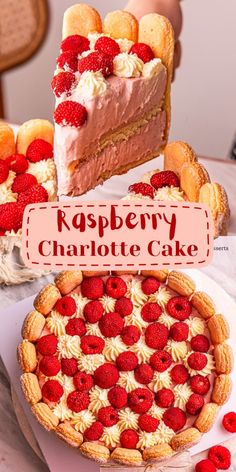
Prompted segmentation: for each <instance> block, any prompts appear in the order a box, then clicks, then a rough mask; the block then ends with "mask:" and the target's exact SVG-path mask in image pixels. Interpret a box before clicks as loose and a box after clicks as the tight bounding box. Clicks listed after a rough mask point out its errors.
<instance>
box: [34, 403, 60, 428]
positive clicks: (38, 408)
mask: <svg viewBox="0 0 236 472" xmlns="http://www.w3.org/2000/svg"><path fill="white" fill-rule="evenodd" d="M31 411H32V413H33V414H34V416H35V417H36V418H37V420H38V422H39V423H40V424H41V425H42V426H43V427H44V428H45V429H47V431H54V430H55V429H56V427H57V426H58V424H59V419H58V418H57V417H56V415H54V413H53V412H52V410H51V409H50V408H49V406H48V405H47V404H46V403H43V402H39V403H36V405H33V406H32V407H31Z"/></svg>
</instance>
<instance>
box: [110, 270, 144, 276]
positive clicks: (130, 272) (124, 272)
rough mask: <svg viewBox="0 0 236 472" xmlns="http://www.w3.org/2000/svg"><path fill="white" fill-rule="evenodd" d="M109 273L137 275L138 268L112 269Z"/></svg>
mask: <svg viewBox="0 0 236 472" xmlns="http://www.w3.org/2000/svg"><path fill="white" fill-rule="evenodd" d="M111 275H118V276H121V275H138V270H112V271H111Z"/></svg>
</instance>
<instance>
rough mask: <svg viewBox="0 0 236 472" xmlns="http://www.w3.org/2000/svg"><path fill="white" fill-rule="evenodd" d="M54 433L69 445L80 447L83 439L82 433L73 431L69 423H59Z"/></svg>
mask: <svg viewBox="0 0 236 472" xmlns="http://www.w3.org/2000/svg"><path fill="white" fill-rule="evenodd" d="M55 433H56V434H57V436H58V437H59V438H60V439H62V441H64V442H66V443H67V444H69V445H70V446H71V447H80V446H81V444H82V442H83V439H84V438H83V435H82V434H81V433H79V432H78V431H75V429H74V428H72V426H71V425H70V424H69V423H60V424H59V425H58V426H57V428H56V431H55Z"/></svg>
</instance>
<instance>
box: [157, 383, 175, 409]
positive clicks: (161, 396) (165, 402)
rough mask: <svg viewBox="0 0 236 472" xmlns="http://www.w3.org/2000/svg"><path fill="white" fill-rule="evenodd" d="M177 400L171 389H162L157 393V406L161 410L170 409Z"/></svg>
mask: <svg viewBox="0 0 236 472" xmlns="http://www.w3.org/2000/svg"><path fill="white" fill-rule="evenodd" d="M174 399H175V396H174V392H173V391H172V390H170V389H169V388H162V389H161V390H158V392H157V393H156V397H155V400H156V404H157V406H159V407H160V408H170V406H171V405H172V404H173V402H174Z"/></svg>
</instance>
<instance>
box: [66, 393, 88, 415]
mask: <svg viewBox="0 0 236 472" xmlns="http://www.w3.org/2000/svg"><path fill="white" fill-rule="evenodd" d="M89 403H90V400H89V395H88V393H87V392H79V391H78V390H74V391H73V392H71V393H69V395H68V397H67V406H68V408H70V410H71V411H74V412H75V413H79V412H80V411H82V410H86V409H87V408H88V406H89Z"/></svg>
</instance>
